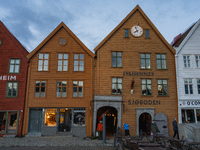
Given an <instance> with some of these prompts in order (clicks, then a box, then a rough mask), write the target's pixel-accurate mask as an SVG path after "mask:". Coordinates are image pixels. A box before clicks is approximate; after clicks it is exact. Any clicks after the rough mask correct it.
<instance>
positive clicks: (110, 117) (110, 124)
mask: <svg viewBox="0 0 200 150" xmlns="http://www.w3.org/2000/svg"><path fill="white" fill-rule="evenodd" d="M103 114H105V116H106V136H109V137H111V136H113V135H114V133H116V129H117V110H116V109H115V108H114V107H109V106H105V107H101V108H99V109H98V111H97V120H96V128H97V125H98V123H99V121H100V120H103Z"/></svg>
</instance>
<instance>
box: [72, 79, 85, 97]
mask: <svg viewBox="0 0 200 150" xmlns="http://www.w3.org/2000/svg"><path fill="white" fill-rule="evenodd" d="M73 97H83V81H73Z"/></svg>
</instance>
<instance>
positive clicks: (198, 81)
mask: <svg viewBox="0 0 200 150" xmlns="http://www.w3.org/2000/svg"><path fill="white" fill-rule="evenodd" d="M197 92H198V94H200V79H197Z"/></svg>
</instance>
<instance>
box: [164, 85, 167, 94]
mask: <svg viewBox="0 0 200 150" xmlns="http://www.w3.org/2000/svg"><path fill="white" fill-rule="evenodd" d="M163 95H168V88H167V85H163Z"/></svg>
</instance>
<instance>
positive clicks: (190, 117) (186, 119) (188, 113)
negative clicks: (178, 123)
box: [181, 109, 195, 123]
mask: <svg viewBox="0 0 200 150" xmlns="http://www.w3.org/2000/svg"><path fill="white" fill-rule="evenodd" d="M181 113H182V123H195V117H194V110H193V109H190V110H185V109H182V110H181Z"/></svg>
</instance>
